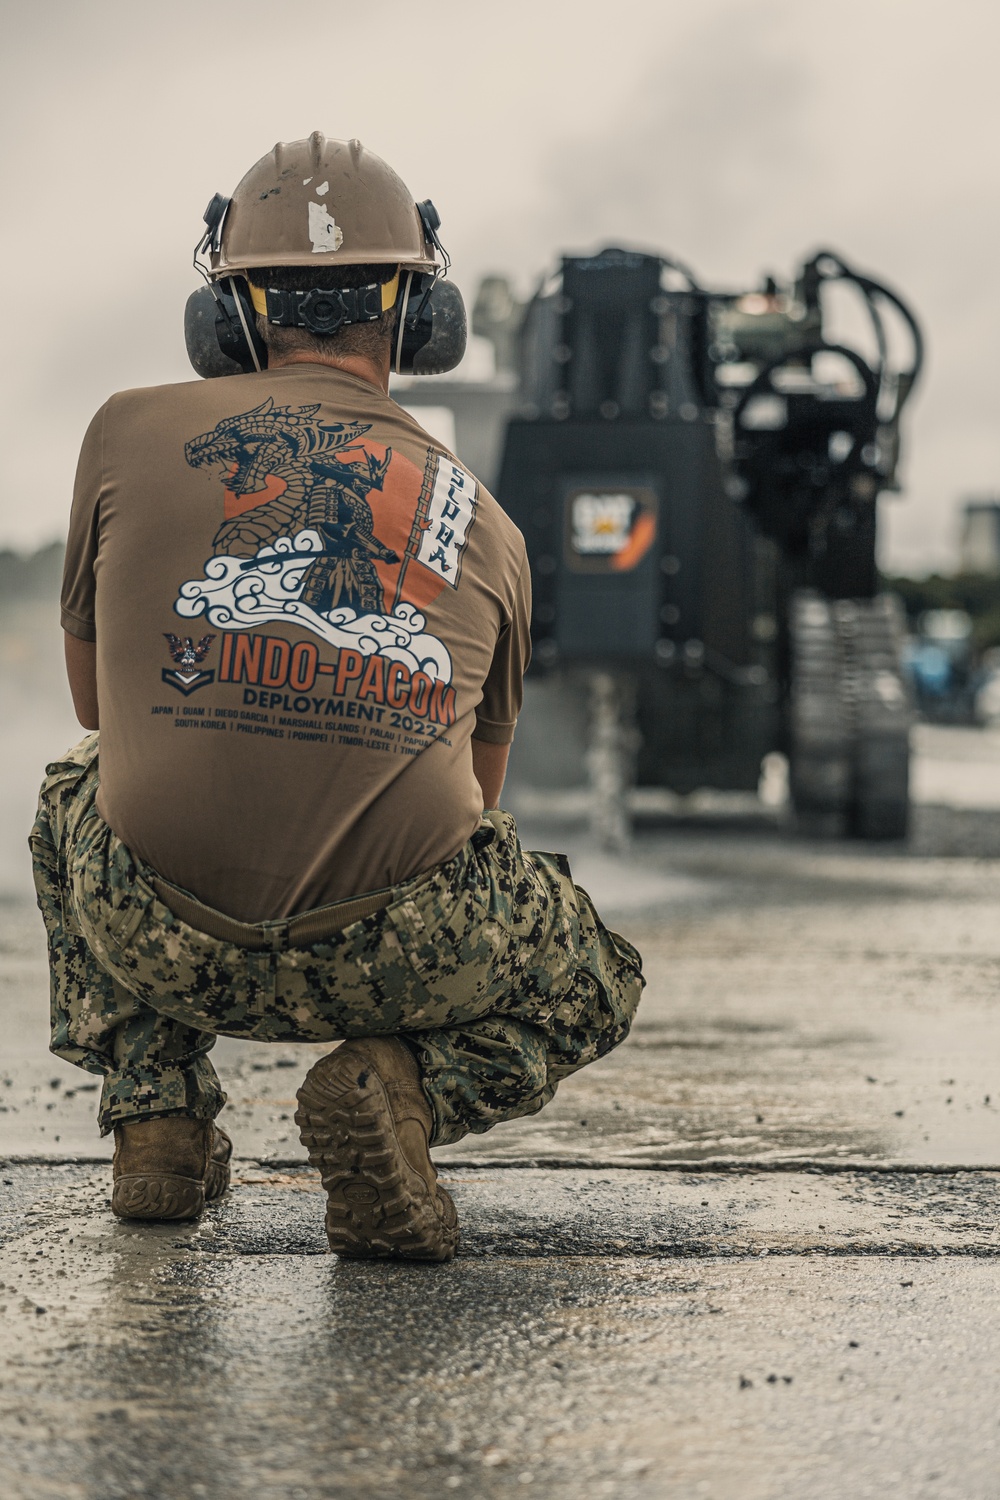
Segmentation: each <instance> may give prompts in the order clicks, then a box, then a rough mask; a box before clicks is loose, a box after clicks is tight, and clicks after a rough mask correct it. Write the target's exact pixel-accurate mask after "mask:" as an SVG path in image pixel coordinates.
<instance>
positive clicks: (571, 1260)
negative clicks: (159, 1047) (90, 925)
mask: <svg viewBox="0 0 1000 1500" xmlns="http://www.w3.org/2000/svg"><path fill="white" fill-rule="evenodd" d="M19 1174H20V1175H22V1176H23V1177H24V1178H25V1179H27V1180H30V1181H33V1182H34V1184H35V1185H36V1186H38V1185H40V1178H39V1174H38V1172H37V1169H32V1168H19V1169H15V1177H16V1176H18V1175H19ZM8 1175H9V1174H8ZM243 1175H244V1176H245V1178H246V1179H247V1180H244V1181H243V1182H241V1183H240V1184H239V1185H238V1187H237V1189H236V1191H235V1192H234V1194H233V1196H232V1199H231V1200H230V1202H229V1203H228V1204H225V1205H220V1206H219V1207H218V1208H217V1209H214V1210H212V1211H211V1212H210V1213H209V1214H208V1215H207V1216H206V1220H205V1222H204V1224H203V1225H201V1226H197V1227H182V1226H173V1227H171V1226H168V1225H164V1226H138V1225H135V1226H128V1225H117V1224H114V1223H113V1222H112V1221H111V1220H110V1219H109V1217H108V1215H107V1212H106V1207H105V1203H106V1192H107V1189H106V1182H105V1180H104V1179H103V1177H101V1176H100V1175H99V1174H98V1176H97V1177H96V1178H95V1175H94V1171H93V1169H92V1168H84V1167H64V1168H62V1169H61V1170H60V1172H59V1174H58V1178H57V1184H58V1185H53V1182H52V1178H51V1177H49V1178H48V1179H46V1189H47V1190H46V1191H45V1193H44V1195H43V1197H42V1199H41V1200H40V1202H39V1203H38V1205H37V1206H36V1207H35V1208H33V1209H32V1208H30V1207H29V1208H28V1210H27V1213H26V1215H25V1217H24V1220H23V1224H22V1230H21V1232H20V1233H19V1234H18V1235H17V1236H16V1237H15V1238H13V1239H12V1240H9V1241H8V1243H7V1245H6V1246H5V1247H4V1248H3V1249H2V1250H0V1306H2V1307H3V1314H2V1316H3V1327H4V1342H5V1349H4V1353H5V1359H4V1391H3V1398H2V1401H0V1492H2V1493H3V1494H4V1495H11V1496H16V1497H25V1500H34V1497H36V1496H37V1497H49V1496H53V1497H54V1496H72V1497H86V1500H90V1497H95V1500H96V1497H100V1500H139V1497H153V1500H172V1497H175V1496H188V1495H190V1496H207V1497H222V1500H230V1497H232V1500H236V1497H240V1500H242V1497H243V1496H246V1495H250V1494H252V1495H254V1496H259V1497H263V1500H299V1497H302V1500H306V1497H309V1500H311V1497H314V1496H315V1497H320V1496H336V1495H357V1496H370V1495H379V1494H387V1493H399V1494H405V1495H407V1496H417V1497H424V1496H426V1497H431V1496H437V1495H440V1494H442V1493H457V1494H459V1495H466V1496H469V1497H477V1500H478V1497H485V1500H492V1497H494V1496H497V1497H499V1496H505V1495H508V1494H512V1495H516V1494H532V1493H534V1494H544V1495H547V1496H548V1495H551V1496H556V1497H560V1500H562V1497H565V1500H576V1497H579V1496H586V1497H589V1496H612V1497H618V1496H622V1497H625V1500H633V1497H634V1500H646V1497H650V1500H652V1497H669V1500H682V1497H683V1500H689V1497H692V1496H699V1495H716V1496H725V1497H739V1500H757V1497H760V1500H765V1497H766V1500H779V1497H780V1500H802V1497H804V1496H809V1497H818V1500H825V1497H831V1500H833V1497H842V1496H844V1495H852V1496H853V1495H874V1494H876V1493H881V1492H886V1493H889V1494H895V1495H899V1496H901V1497H905V1500H918V1497H920V1500H922V1497H925V1496H926V1497H950V1500H990V1497H994V1496H995V1495H996V1494H997V1487H996V1486H997V1474H998V1467H997V1444H998V1439H1000V1427H998V1418H997V1401H996V1397H997V1381H996V1362H995V1353H994V1351H995V1347H996V1341H997V1337H998V1335H1000V1298H998V1279H997V1272H996V1261H995V1259H994V1258H993V1257H992V1256H991V1255H989V1253H988V1245H987V1243H986V1237H987V1236H988V1235H989V1232H990V1221H991V1218H992V1215H991V1213H990V1205H989V1188H990V1184H988V1183H985V1182H983V1181H981V1180H968V1181H965V1182H956V1183H955V1184H954V1185H952V1184H950V1183H945V1182H944V1181H943V1180H942V1179H937V1180H935V1183H934V1185H933V1188H932V1189H931V1190H930V1192H929V1196H926V1197H925V1199H924V1202H923V1204H922V1205H921V1204H920V1203H918V1202H916V1201H915V1200H914V1199H913V1198H912V1197H911V1192H910V1190H911V1187H912V1184H908V1183H902V1182H896V1181H893V1182H892V1183H887V1182H885V1181H884V1180H883V1179H882V1178H880V1179H879V1180H878V1181H876V1182H872V1181H870V1180H868V1179H864V1178H853V1177H852V1178H850V1179H849V1180H848V1179H846V1178H845V1177H844V1176H843V1175H842V1176H841V1177H840V1178H839V1179H838V1181H837V1184H836V1192H833V1193H831V1183H832V1182H833V1178H832V1177H831V1176H830V1175H825V1176H822V1177H818V1178H812V1177H810V1176H809V1175H808V1174H801V1175H796V1176H795V1177H794V1178H793V1177H792V1176H787V1177H786V1176H780V1177H779V1175H778V1174H770V1175H769V1176H768V1177H767V1179H766V1184H763V1186H766V1187H767V1188H769V1189H771V1190H774V1189H775V1186H776V1185H778V1186H779V1187H780V1189H781V1193H786V1194H789V1195H790V1194H791V1193H792V1192H793V1191H797V1192H799V1193H802V1194H805V1195H807V1206H806V1207H805V1208H804V1210H803V1211H802V1213H801V1214H800V1215H799V1217H798V1218H797V1220H795V1221H794V1222H793V1221H792V1219H791V1218H789V1214H790V1213H791V1212H792V1211H791V1210H789V1209H788V1203H787V1202H782V1201H781V1193H778V1195H777V1197H772V1198H771V1199H767V1200H765V1199H764V1198H761V1197H760V1196H759V1193H760V1190H761V1188H762V1184H761V1182H760V1181H758V1180H756V1179H754V1180H753V1181H751V1182H750V1183H749V1193H747V1188H748V1182H747V1179H746V1178H742V1177H741V1178H737V1179H726V1180H719V1177H718V1175H716V1176H714V1177H713V1175H712V1174H708V1175H702V1176H700V1177H698V1178H696V1177H694V1176H692V1177H689V1178H683V1179H682V1178H681V1177H675V1176H673V1175H671V1176H669V1177H667V1174H659V1175H657V1174H646V1173H624V1174H622V1175H623V1176H625V1177H627V1178H628V1184H619V1183H616V1182H615V1180H614V1179H613V1178H611V1179H608V1180H607V1181H605V1182H602V1183H593V1184H592V1186H593V1188H594V1193H593V1198H594V1201H593V1204H592V1213H591V1214H589V1215H588V1213H587V1212H586V1210H585V1208H584V1207H583V1206H582V1205H581V1204H580V1202H579V1201H577V1202H576V1204H575V1205H574V1204H573V1201H572V1200H573V1199H574V1198H576V1199H577V1200H578V1199H579V1196H580V1194H579V1190H580V1183H579V1182H574V1183H572V1184H570V1185H567V1183H565V1182H563V1181H562V1175H563V1174H560V1173H558V1172H554V1173H541V1174H533V1173H530V1172H524V1173H519V1172H517V1171H513V1172H496V1173H495V1174H494V1175H493V1176H492V1177H491V1176H489V1175H488V1174H483V1175H481V1176H478V1177H475V1178H472V1179H464V1180H459V1181H454V1182H453V1184H452V1185H453V1186H454V1187H455V1190H456V1194H457V1196H458V1199H459V1201H460V1203H461V1205H462V1209H463V1212H464V1215H465V1218H466V1222H467V1224H468V1225H469V1229H470V1233H469V1236H468V1238H469V1243H468V1245H467V1253H466V1254H465V1255H463V1256H462V1257H461V1258H460V1259H459V1260H457V1261H456V1262H455V1263H454V1264H453V1265H451V1266H445V1267H434V1268H429V1267H386V1266H379V1265H352V1264H350V1263H347V1262H340V1261H337V1260H336V1259H335V1258H333V1257H331V1256H325V1255H323V1254H320V1253H314V1252H316V1251H317V1250H318V1249H319V1248H320V1247H319V1244H318V1241H317V1235H316V1228H317V1226H318V1224H319V1220H320V1215H321V1203H320V1201H319V1195H318V1194H317V1193H316V1191H315V1190H314V1185H313V1184H312V1183H311V1182H310V1181H309V1178H310V1176H311V1174H308V1173H283V1174H282V1173H279V1174H272V1173H265V1172H261V1171H259V1169H258V1170H254V1169H250V1170H249V1171H248V1172H247V1173H245V1174H243ZM649 1179H655V1180H653V1181H649ZM13 1180H14V1179H13V1178H12V1181H13ZM664 1182H666V1183H667V1184H668V1187H667V1188H664ZM26 1185H27V1181H22V1182H21V1183H20V1185H19V1186H20V1187H21V1188H23V1187H24V1186H26ZM626 1190H627V1191H626ZM877 1190H881V1191H882V1193H883V1198H882V1199H881V1200H878V1201H877V1200H876V1199H875V1198H873V1197H872V1194H873V1193H875V1192H876V1191H877ZM813 1192H814V1193H815V1194H816V1196H815V1197H813V1198H812V1199H811V1200H810V1199H808V1195H809V1194H810V1193H813ZM921 1193H923V1189H920V1190H919V1191H918V1197H919V1196H920V1195H921ZM552 1195H554V1196H552ZM29 1197H30V1193H29ZM505 1204H506V1211H505V1208H504V1205H505ZM546 1205H547V1206H548V1208H549V1209H550V1210H551V1213H552V1223H551V1224H550V1227H549V1229H547V1230H546V1229H540V1227H539V1219H540V1216H541V1215H542V1213H543V1211H544V1207H545V1206H546ZM819 1212H822V1213H823V1215H824V1219H823V1221H822V1222H824V1223H826V1220H827V1218H829V1220H830V1223H829V1224H827V1226H826V1227H827V1229H828V1230H829V1231H830V1233H829V1235H828V1237H827V1238H826V1240H825V1241H824V1238H823V1235H822V1234H821V1233H820V1232H819V1230H818V1225H817V1224H816V1223H815V1222H813V1220H814V1219H815V1217H816V1216H817V1215H818V1213H819ZM897 1212H898V1213H900V1214H902V1215H903V1217H904V1218H907V1219H908V1220H909V1222H908V1224H907V1225H906V1227H905V1228H904V1230H903V1231H901V1232H900V1231H899V1230H898V1229H897V1228H895V1227H893V1226H892V1225H890V1224H887V1223H886V1222H885V1221H886V1219H887V1218H889V1217H891V1216H892V1215H893V1214H894V1213H897ZM965 1213H968V1215H969V1217H970V1219H971V1220H975V1225H976V1233H977V1234H981V1235H982V1236H983V1237H984V1238H983V1240H982V1244H981V1249H980V1252H979V1254H971V1255H970V1254H963V1253H961V1252H960V1253H959V1254H957V1255H956V1254H955V1249H956V1248H958V1247H957V1246H956V1245H955V1243H954V1235H955V1232H956V1231H957V1230H960V1229H961V1225H960V1223H959V1222H958V1220H959V1219H960V1218H961V1216H962V1215H963V1214H965ZM699 1214H700V1215H701V1218H700V1220H699ZM604 1215H606V1216H607V1220H608V1222H607V1230H608V1232H609V1233H611V1234H617V1235H619V1237H622V1236H624V1243H623V1248H621V1249H620V1250H618V1252H617V1254H616V1255H615V1256H609V1255H608V1254H607V1249H606V1247H605V1248H604V1250H603V1253H601V1252H600V1251H599V1252H598V1253H597V1254H594V1253H592V1248H596V1247H595V1244H594V1230H595V1224H596V1222H597V1221H598V1220H599V1219H600V1218H601V1217H602V1216H604ZM561 1216H565V1223H566V1229H567V1235H566V1239H565V1240H562V1241H560V1240H559V1239H558V1236H559V1230H558V1229H556V1230H555V1233H556V1236H557V1240H556V1243H555V1244H553V1245H551V1246H549V1247H546V1246H545V1245H544V1243H539V1235H541V1237H542V1239H544V1236H545V1234H547V1233H551V1232H552V1224H555V1222H556V1220H557V1219H558V1218H559V1217H561ZM668 1219H669V1220H671V1222H672V1227H671V1229H670V1233H669V1237H668V1238H665V1237H664V1236H663V1234H662V1232H661V1228H658V1226H662V1223H663V1222H665V1221H666V1220H668ZM953 1221H954V1222H953ZM849 1222H850V1223H853V1230H852V1232H853V1233H855V1234H856V1235H859V1236H861V1237H862V1239H863V1237H864V1235H865V1234H866V1233H868V1232H869V1231H870V1234H871V1246H872V1248H873V1249H874V1250H875V1251H876V1253H865V1251H864V1247H863V1246H860V1247H858V1248H852V1249H847V1250H845V1249H843V1248H839V1247H837V1237H838V1234H839V1233H840V1231H841V1229H842V1228H843V1226H844V1225H846V1224H848V1223H849ZM643 1224H645V1226H646V1228H647V1230H648V1231H649V1232H650V1234H651V1236H652V1241H651V1243H650V1244H649V1245H648V1246H642V1247H640V1249H641V1251H642V1253H640V1254H638V1255H636V1254H634V1253H631V1252H630V1247H629V1244H628V1239H629V1237H630V1236H631V1237H632V1241H633V1244H634V1241H635V1236H636V1233H637V1230H638V1229H639V1228H641V1226H642V1225H643ZM865 1225H867V1226H868V1229H867V1230H866V1229H865V1227H864V1226H865ZM282 1226H283V1228H284V1231H285V1233H286V1239H285V1241H284V1243H280V1242H279V1241H280V1235H279V1227H282ZM699 1226H700V1227H699ZM580 1227H582V1228H583V1231H584V1236H585V1239H584V1242H583V1243H582V1244H581V1243H580V1242H579V1241H577V1240H576V1239H575V1232H576V1229H577V1228H580ZM525 1235H528V1236H530V1237H531V1240H530V1243H529V1244H528V1245H527V1247H526V1245H525V1240H524V1237H525ZM884 1235H888V1236H890V1238H888V1239H887V1238H884ZM699 1236H700V1237H701V1240H700V1244H699ZM726 1236H728V1237H729V1243H728V1245H724V1244H723V1243H722V1241H723V1239H724V1238H725V1237H726ZM765 1237H769V1238H770V1241H771V1243H770V1245H764V1244H763V1243H762V1240H763V1239H764V1238H765ZM574 1246H575V1247H576V1248H575V1249H574ZM768 1249H770V1251H771V1253H770V1254H765V1253H764V1252H765V1251H766V1250H768Z"/></svg>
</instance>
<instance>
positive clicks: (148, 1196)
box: [111, 1168, 229, 1219]
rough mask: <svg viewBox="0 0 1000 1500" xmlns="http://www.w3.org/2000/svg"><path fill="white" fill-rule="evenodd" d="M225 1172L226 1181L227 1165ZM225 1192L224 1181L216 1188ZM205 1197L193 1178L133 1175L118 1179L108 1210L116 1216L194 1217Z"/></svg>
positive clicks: (150, 1217)
mask: <svg viewBox="0 0 1000 1500" xmlns="http://www.w3.org/2000/svg"><path fill="white" fill-rule="evenodd" d="M225 1175H226V1182H227V1183H228V1180H229V1170H228V1168H226V1172H225ZM224 1191H225V1184H224V1185H223V1187H221V1188H220V1189H219V1192H224ZM205 1196H206V1194H205V1185H204V1183H202V1182H198V1181H196V1180H195V1179H194V1178H193V1177H174V1176H171V1175H170V1174H169V1173H157V1174H156V1176H153V1175H152V1174H150V1175H149V1176H140V1175H138V1174H136V1175H132V1176H128V1177H119V1178H118V1180H117V1182H116V1183H115V1185H114V1189H113V1190H112V1194H111V1212H112V1213H113V1214H116V1215H117V1216H118V1218H119V1219H197V1217H198V1216H199V1214H200V1213H202V1211H203V1210H204V1207H205ZM212 1196H213V1197H215V1196H217V1194H214V1193H213V1194H212Z"/></svg>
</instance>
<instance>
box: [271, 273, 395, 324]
mask: <svg viewBox="0 0 1000 1500" xmlns="http://www.w3.org/2000/svg"><path fill="white" fill-rule="evenodd" d="M398 290H399V272H398V271H397V272H396V274H395V276H394V277H393V278H392V280H391V281H387V282H384V283H383V282H378V281H373V282H370V283H369V284H368V285H367V286H359V287H349V288H335V289H332V290H327V289H326V288H323V287H311V288H309V290H307V291H304V292H289V291H285V290H284V289H282V288H281V287H273V286H269V287H266V288H265V287H257V286H254V285H253V284H252V283H251V285H250V300H251V302H252V303H253V306H254V311H255V312H258V313H260V315H261V316H262V317H265V318H266V319H267V321H268V322H269V323H275V324H277V326H278V327H279V328H306V329H308V330H309V332H310V333H319V334H331V333H336V332H337V331H338V330H339V329H341V328H346V327H348V326H349V325H350V324H352V323H374V322H375V321H376V319H378V318H380V317H381V316H382V314H383V313H385V312H388V311H389V309H390V308H391V307H393V306H394V305H395V302H396V294H397V292H398Z"/></svg>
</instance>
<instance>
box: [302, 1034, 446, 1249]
mask: <svg viewBox="0 0 1000 1500" xmlns="http://www.w3.org/2000/svg"><path fill="white" fill-rule="evenodd" d="M298 1100H299V1108H298V1110H297V1111H296V1114H295V1123H296V1124H297V1125H298V1127H299V1135H300V1138H301V1140H302V1144H303V1146H305V1148H306V1150H307V1151H308V1153H309V1161H310V1162H311V1164H312V1165H313V1166H314V1167H316V1168H317V1169H318V1170H319V1173H320V1176H321V1177H322V1179H323V1186H324V1188H325V1189H326V1194H327V1210H326V1235H327V1239H328V1240H329V1242H330V1249H331V1250H332V1251H333V1252H334V1254H335V1255H341V1256H344V1257H345V1258H346V1259H350V1260H372V1259H377V1260H383V1259H394V1260H429V1261H439V1262H440V1261H447V1260H451V1259H452V1257H453V1256H454V1254H455V1250H456V1248H457V1246H458V1216H457V1214H456V1213H455V1205H454V1204H453V1203H452V1201H451V1198H450V1197H449V1195H448V1194H447V1193H446V1192H445V1191H444V1189H443V1188H440V1187H438V1186H437V1184H436V1183H435V1182H434V1181H433V1179H432V1180H430V1181H429V1180H428V1179H427V1178H426V1177H425V1176H424V1175H423V1174H422V1173H421V1172H418V1171H417V1170H416V1169H415V1168H413V1167H411V1166H410V1164H409V1162H408V1161H407V1159H406V1157H405V1156H404V1155H403V1153H402V1151H401V1149H400V1146H399V1141H398V1139H397V1137H396V1130H395V1126H394V1124H393V1119H392V1111H391V1109H390V1106H389V1100H388V1098H387V1095H386V1092H385V1088H384V1087H383V1084H382V1081H381V1079H380V1078H379V1077H378V1076H377V1074H376V1073H375V1072H374V1071H373V1070H372V1069H370V1068H366V1067H365V1066H364V1065H363V1064H359V1062H358V1061H357V1059H356V1058H354V1059H352V1058H350V1057H347V1058H343V1059H341V1058H340V1057H339V1055H338V1053H336V1052H335V1053H332V1054H331V1055H329V1056H328V1057H325V1058H322V1059H321V1061H320V1062H318V1063H317V1064H316V1066H315V1067H314V1068H313V1069H312V1070H311V1072H310V1073H309V1074H308V1075H307V1077H306V1079H305V1082H304V1083H303V1085H302V1087H301V1088H300V1089H299V1092H298ZM439 1201H440V1204H441V1208H442V1209H443V1210H444V1213H445V1215H446V1216H447V1217H446V1218H443V1217H442V1215H441V1213H440V1212H439V1211H438V1207H437V1203H438V1202H439Z"/></svg>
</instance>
